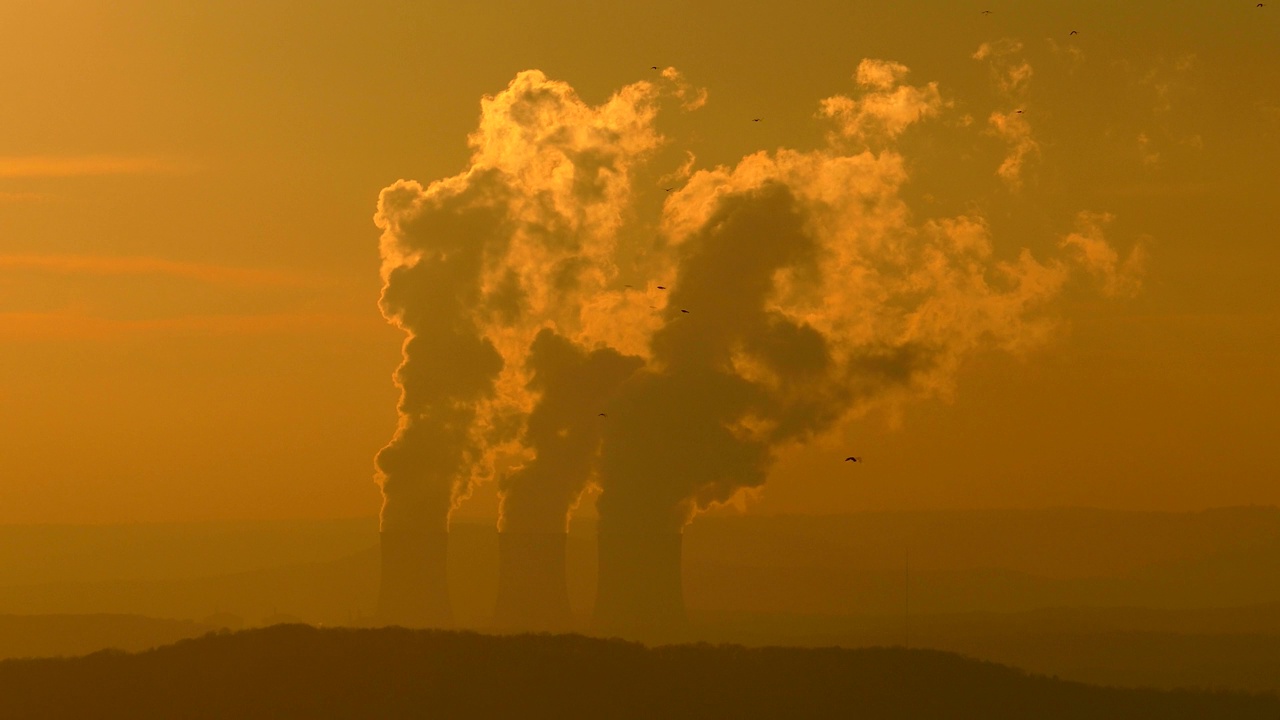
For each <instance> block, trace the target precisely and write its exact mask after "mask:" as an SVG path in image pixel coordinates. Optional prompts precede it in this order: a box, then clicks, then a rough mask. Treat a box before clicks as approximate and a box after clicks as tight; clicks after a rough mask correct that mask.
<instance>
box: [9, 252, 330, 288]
mask: <svg viewBox="0 0 1280 720" xmlns="http://www.w3.org/2000/svg"><path fill="white" fill-rule="evenodd" d="M7 270H31V271H38V272H51V273H62V274H68V275H98V276H164V277H174V278H181V279H185V280H197V281H200V282H206V283H211V284H223V285H236V286H249V287H261V286H268V287H302V286H311V285H322V284H326V283H327V281H326V280H325V279H324V278H322V277H318V276H309V275H304V274H301V273H292V272H285V271H280V270H267V269H260V268H244V267H230V266H226V265H211V264H205V263H189V262H181V261H177V260H166V259H164V258H156V257H145V256H134V257H114V256H109V255H74V254H65V255H62V254H58V255H36V254H14V255H0V272H4V271H7Z"/></svg>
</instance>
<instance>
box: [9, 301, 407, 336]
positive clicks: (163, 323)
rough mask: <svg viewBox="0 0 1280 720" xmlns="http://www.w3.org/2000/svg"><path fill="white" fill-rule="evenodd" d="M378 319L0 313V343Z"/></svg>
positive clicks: (327, 325) (321, 330)
mask: <svg viewBox="0 0 1280 720" xmlns="http://www.w3.org/2000/svg"><path fill="white" fill-rule="evenodd" d="M381 327H382V321H381V320H380V319H377V318H376V317H375V318H371V317H369V316H366V315H354V314H335V313H271V314H264V315H184V316H178V317H167V318H151V319H146V320H136V319H119V318H108V317H102V316H97V315H93V314H90V313H87V312H84V311H82V310H78V309H68V310H56V311H52V312H10V313H0V342H48V341H86V340H98V341H102V340H114V339H120V338H126V337H138V336H177V335H188V336H190V335H201V336H211V337H216V336H264V335H301V334H317V333H318V334H325V335H332V334H360V333H365V332H368V331H370V330H374V331H376V330H378V329H381Z"/></svg>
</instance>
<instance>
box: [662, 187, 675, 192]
mask: <svg viewBox="0 0 1280 720" xmlns="http://www.w3.org/2000/svg"><path fill="white" fill-rule="evenodd" d="M662 189H663V190H666V191H667V192H671V191H672V190H675V188H673V187H669V188H662Z"/></svg>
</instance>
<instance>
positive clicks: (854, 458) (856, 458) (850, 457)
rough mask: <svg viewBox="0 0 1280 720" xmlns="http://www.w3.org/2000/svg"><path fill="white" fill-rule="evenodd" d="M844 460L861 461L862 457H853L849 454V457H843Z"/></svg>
mask: <svg viewBox="0 0 1280 720" xmlns="http://www.w3.org/2000/svg"><path fill="white" fill-rule="evenodd" d="M844 461H845V462H862V458H860V457H854V456H852V455H850V456H849V457H847V458H845V459H844Z"/></svg>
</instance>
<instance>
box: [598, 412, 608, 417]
mask: <svg viewBox="0 0 1280 720" xmlns="http://www.w3.org/2000/svg"><path fill="white" fill-rule="evenodd" d="M596 417H609V416H608V415H605V414H604V413H600V414H599V415H597V416H596Z"/></svg>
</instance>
